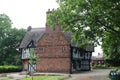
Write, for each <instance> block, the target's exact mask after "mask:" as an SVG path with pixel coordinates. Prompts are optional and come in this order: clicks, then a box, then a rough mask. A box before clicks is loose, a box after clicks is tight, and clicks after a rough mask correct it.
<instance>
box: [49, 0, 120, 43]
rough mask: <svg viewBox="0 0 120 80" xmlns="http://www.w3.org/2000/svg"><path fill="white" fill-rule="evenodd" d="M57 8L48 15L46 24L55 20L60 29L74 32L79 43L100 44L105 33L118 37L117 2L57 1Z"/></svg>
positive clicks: (89, 0)
mask: <svg viewBox="0 0 120 80" xmlns="http://www.w3.org/2000/svg"><path fill="white" fill-rule="evenodd" d="M57 2H58V4H59V6H60V7H59V8H58V9H57V10H54V11H52V13H51V14H48V20H47V23H48V24H49V25H50V26H52V27H54V25H55V24H54V23H55V21H56V20H57V21H58V23H59V24H60V25H61V26H62V29H64V30H67V31H72V32H74V38H75V39H76V40H77V41H78V42H79V41H81V42H79V43H86V40H87V42H88V40H89V41H90V42H91V41H92V42H93V43H94V44H95V43H97V44H98V42H100V41H101V40H102V38H103V37H104V33H105V32H109V33H112V34H114V35H115V36H117V37H120V36H119V33H120V32H119V30H120V25H119V24H120V20H119V19H120V17H119V14H120V1H119V0H99V1H98V0H74V1H72V0H57Z"/></svg>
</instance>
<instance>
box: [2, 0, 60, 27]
mask: <svg viewBox="0 0 120 80" xmlns="http://www.w3.org/2000/svg"><path fill="white" fill-rule="evenodd" d="M57 7H58V4H57V3H56V0H0V14H2V13H5V14H7V15H8V16H9V17H10V19H11V20H12V22H13V27H16V28H24V29H26V28H27V27H28V26H32V27H45V23H46V11H47V10H48V9H53V8H57Z"/></svg>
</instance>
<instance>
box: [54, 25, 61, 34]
mask: <svg viewBox="0 0 120 80" xmlns="http://www.w3.org/2000/svg"><path fill="white" fill-rule="evenodd" d="M55 32H61V28H60V25H59V24H58V23H56V27H55Z"/></svg>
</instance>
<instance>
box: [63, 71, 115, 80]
mask: <svg viewBox="0 0 120 80" xmlns="http://www.w3.org/2000/svg"><path fill="white" fill-rule="evenodd" d="M111 70H113V69H94V70H93V71H86V72H81V73H74V74H72V75H71V78H68V79H65V80H109V79H108V74H109V72H110V71H111Z"/></svg>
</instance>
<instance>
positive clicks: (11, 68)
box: [0, 66, 22, 73]
mask: <svg viewBox="0 0 120 80" xmlns="http://www.w3.org/2000/svg"><path fill="white" fill-rule="evenodd" d="M21 70H22V67H21V66H0V73H7V72H19V71H21Z"/></svg>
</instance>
